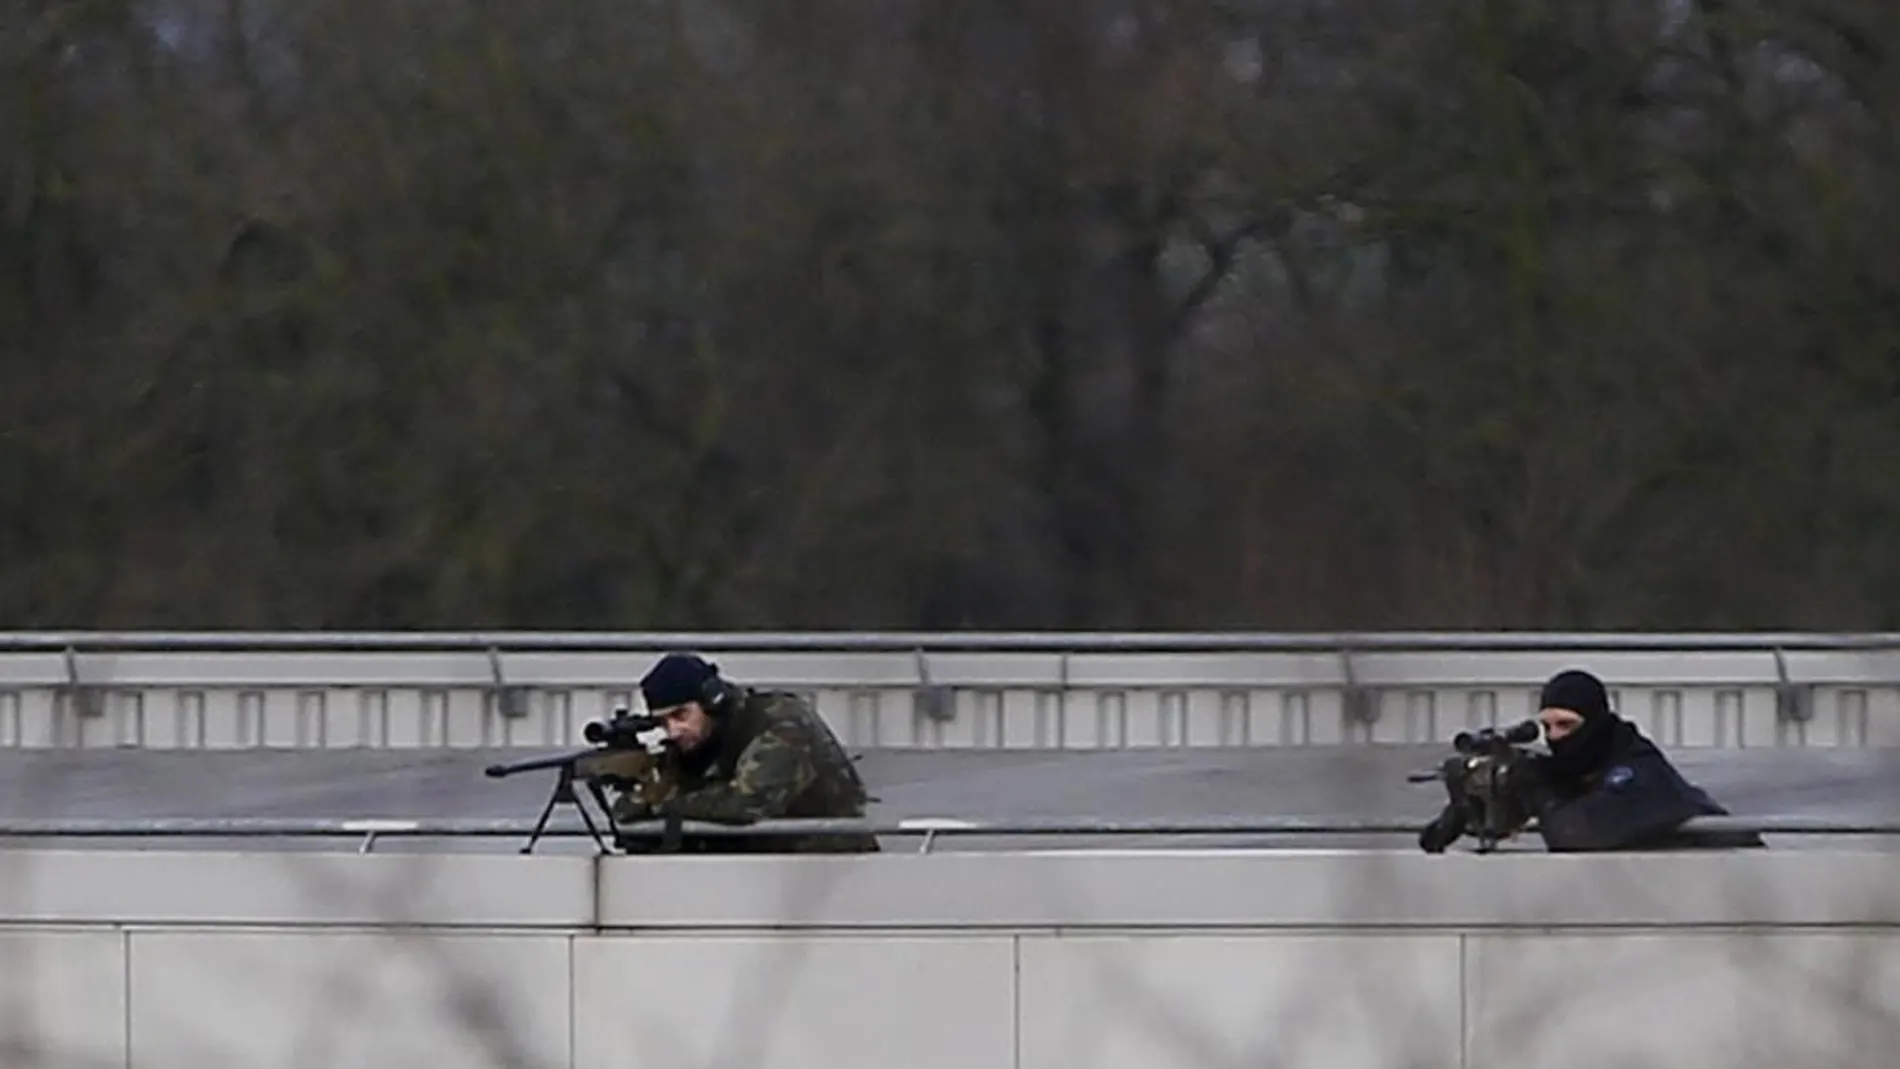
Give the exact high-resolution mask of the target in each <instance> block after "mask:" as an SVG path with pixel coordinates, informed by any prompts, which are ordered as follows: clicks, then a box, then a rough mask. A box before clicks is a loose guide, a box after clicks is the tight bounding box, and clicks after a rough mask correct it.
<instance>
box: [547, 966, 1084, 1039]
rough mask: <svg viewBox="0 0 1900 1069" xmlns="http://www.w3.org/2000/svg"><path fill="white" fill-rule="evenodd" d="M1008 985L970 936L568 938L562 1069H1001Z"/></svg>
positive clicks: (1007, 975) (1007, 976)
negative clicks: (570, 1059) (567, 1028)
mask: <svg viewBox="0 0 1900 1069" xmlns="http://www.w3.org/2000/svg"><path fill="white" fill-rule="evenodd" d="M1014 975H1015V953H1014V942H1013V940H1012V939H1010V938H1009V937H1008V936H990V935H983V934H980V933H958V934H943V935H896V934H881V935H866V936H850V935H831V936H815V935H795V934H789V933H788V934H772V933H748V934H744V935H738V934H718V935H695V936H691V937H682V936H669V935H660V934H638V935H629V936H601V937H593V938H582V939H577V940H576V942H575V946H574V994H575V1003H574V1027H575V1047H574V1054H575V1058H574V1065H575V1069H635V1067H637V1069H713V1067H725V1066H733V1067H740V1066H743V1067H744V1069H1008V1067H1010V1066H1013V1065H1014V1064H1015V1030H1016V1029H1015V1009H1016V1007H1015V997H1016V996H1015V979H1014ZM1075 1064H1077V1065H1080V1064H1083V1063H1075ZM1090 1069H1095V1067H1094V1066H1090Z"/></svg>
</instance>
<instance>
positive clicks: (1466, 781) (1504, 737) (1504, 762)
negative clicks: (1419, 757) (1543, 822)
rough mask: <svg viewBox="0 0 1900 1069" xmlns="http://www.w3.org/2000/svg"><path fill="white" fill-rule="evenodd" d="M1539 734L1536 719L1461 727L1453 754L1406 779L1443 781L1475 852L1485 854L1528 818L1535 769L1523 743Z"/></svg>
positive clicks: (1454, 744) (1529, 816) (1515, 830)
mask: <svg viewBox="0 0 1900 1069" xmlns="http://www.w3.org/2000/svg"><path fill="white" fill-rule="evenodd" d="M1541 734H1542V731H1541V729H1540V728H1539V727H1538V724H1537V721H1535V720H1526V721H1523V722H1522V723H1519V724H1515V725H1513V726H1511V727H1508V728H1503V729H1499V728H1489V727H1488V728H1483V729H1480V730H1479V731H1476V732H1470V731H1460V732H1459V733H1458V734H1456V735H1454V736H1452V740H1451V748H1452V749H1453V750H1454V751H1456V755H1455V756H1452V757H1447V758H1445V759H1444V760H1443V761H1442V762H1440V763H1439V766H1438V767H1437V768H1435V769H1433V770H1432V771H1430V772H1414V773H1411V774H1410V775H1408V776H1406V777H1405V778H1406V780H1407V781H1409V782H1412V783H1431V782H1434V781H1436V782H1439V783H1443V784H1444V785H1445V794H1446V795H1447V796H1448V797H1449V798H1450V800H1451V806H1452V808H1453V809H1455V810H1457V811H1458V813H1459V816H1460V818H1461V820H1462V823H1463V827H1464V829H1465V830H1466V832H1467V833H1469V834H1470V835H1472V836H1473V837H1475V838H1476V839H1477V840H1478V852H1479V853H1481V854H1488V853H1490V852H1491V851H1492V850H1493V849H1494V848H1496V846H1497V844H1498V842H1499V841H1501V840H1504V839H1508V838H1510V837H1511V836H1513V835H1516V834H1517V833H1518V831H1520V830H1521V829H1522V828H1523V827H1524V825H1525V824H1527V823H1529V822H1530V818H1531V809H1530V804H1529V798H1528V793H1529V792H1528V791H1527V788H1529V787H1531V786H1533V784H1532V782H1530V781H1532V780H1533V777H1534V773H1533V771H1532V769H1531V765H1530V763H1529V762H1530V759H1531V757H1532V753H1531V751H1529V750H1526V749H1524V745H1525V744H1528V743H1532V742H1536V741H1537V739H1538V737H1539V736H1540V735H1541Z"/></svg>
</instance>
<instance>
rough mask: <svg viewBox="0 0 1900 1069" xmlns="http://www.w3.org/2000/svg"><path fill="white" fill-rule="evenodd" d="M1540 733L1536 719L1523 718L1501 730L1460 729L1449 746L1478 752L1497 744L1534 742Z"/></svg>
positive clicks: (1458, 749)
mask: <svg viewBox="0 0 1900 1069" xmlns="http://www.w3.org/2000/svg"><path fill="white" fill-rule="evenodd" d="M1542 734H1543V729H1542V728H1540V727H1539V726H1538V725H1537V721H1535V720H1525V721H1523V722H1521V723H1517V724H1513V725H1511V726H1510V727H1508V728H1505V729H1503V730H1499V729H1497V728H1484V729H1483V730H1481V731H1479V732H1478V733H1476V734H1475V735H1474V734H1472V733H1471V732H1469V731H1460V732H1459V733H1458V734H1456V735H1454V736H1452V739H1451V748H1452V749H1454V750H1457V751H1458V752H1459V753H1462V754H1471V753H1478V752H1480V751H1483V750H1485V749H1487V748H1488V747H1492V746H1497V745H1499V744H1504V745H1513V744H1517V743H1526V742H1536V741H1537V738H1538V736H1540V735H1542Z"/></svg>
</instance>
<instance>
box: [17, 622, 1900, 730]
mask: <svg viewBox="0 0 1900 1069" xmlns="http://www.w3.org/2000/svg"><path fill="white" fill-rule="evenodd" d="M1079 641H1080V639H1078V642H1079ZM655 652H656V651H650V650H648V651H640V650H631V651H629V650H592V649H579V648H577V649H568V650H560V649H547V650H543V649H515V650H495V651H489V650H485V649H481V648H479V647H471V648H469V649H467V650H465V651H461V652H455V651H446V652H442V651H438V652H375V651H371V652H362V651H356V652H351V651H347V650H332V651H328V652H325V651H321V650H319V651H289V650H245V649H242V648H234V649H230V650H225V651H211V650H194V651H182V652H181V651H172V652H154V651H130V652H126V651H114V650H92V651H77V652H73V653H68V652H65V651H59V650H54V649H48V650H44V651H38V652H31V651H29V652H10V653H0V747H52V746H58V747H125V746H134V747H148V748H159V749H173V748H186V749H192V748H211V749H224V748H247V747H303V748H326V749H327V748H351V747H375V748H417V747H423V748H426V747H477V746H482V747H493V746H504V747H513V746H520V747H541V746H566V745H581V744H582V743H581V741H580V740H581V734H580V732H581V727H582V725H583V724H584V723H585V722H586V721H588V720H590V719H596V718H599V717H601V716H604V715H607V714H608V713H609V712H610V710H611V709H612V708H613V706H614V705H615V704H616V703H617V702H626V701H628V700H629V699H630V698H631V697H633V694H632V691H633V686H634V683H635V681H636V680H637V679H638V678H639V676H640V674H641V672H642V671H644V670H645V668H646V667H647V666H648V665H649V664H650V663H651V660H652V657H653V655H654V653H655ZM709 652H710V653H712V654H713V655H714V656H715V657H716V658H717V659H718V660H719V661H720V662H721V664H722V665H723V666H724V667H725V668H726V669H727V671H728V672H729V674H731V675H732V676H733V677H734V678H737V679H740V680H742V681H746V682H751V683H758V684H762V685H769V686H777V687H787V688H791V689H795V690H799V691H803V692H805V693H807V694H809V695H810V696H811V697H813V698H814V699H815V700H816V701H817V702H818V704H819V707H820V708H821V710H822V711H823V713H824V714H825V716H826V717H827V718H828V719H829V720H830V721H831V723H832V724H833V725H834V726H835V727H836V729H837V730H838V732H839V734H840V735H841V736H842V737H843V738H844V739H845V740H846V742H847V743H848V744H849V745H851V746H854V747H865V748H896V749H903V748H926V749H1019V748H1046V747H1055V748H1064V749H1097V748H1104V747H1164V746H1199V747H1222V746H1303V745H1330V744H1337V743H1353V742H1394V743H1398V742H1411V743H1420V742H1438V741H1442V740H1443V739H1445V738H1447V737H1449V736H1450V735H1451V734H1452V733H1453V732H1455V731H1457V730H1458V729H1459V728H1462V727H1468V726H1473V725H1480V724H1487V723H1495V722H1497V721H1499V720H1508V719H1516V718H1519V717H1522V716H1525V715H1528V714H1529V713H1530V712H1531V711H1532V709H1533V707H1534V701H1535V696H1536V691H1537V685H1538V684H1539V683H1540V682H1541V681H1542V680H1543V679H1544V678H1546V677H1547V676H1548V675H1549V674H1550V673H1552V672H1554V671H1556V670H1558V669H1560V668H1564V667H1569V666H1573V665H1583V666H1586V667H1590V668H1593V669H1595V670H1596V671H1598V672H1599V673H1601V674H1602V675H1604V676H1605V678H1606V679H1607V680H1608V681H1609V682H1610V683H1611V684H1612V685H1613V687H1614V688H1615V691H1616V699H1617V701H1618V702H1619V704H1620V706H1621V708H1622V709H1623V711H1624V712H1625V713H1626V715H1628V716H1630V717H1631V718H1632V719H1634V720H1636V721H1637V722H1638V723H1640V724H1641V725H1642V726H1643V727H1644V729H1645V730H1647V731H1648V732H1649V733H1650V734H1651V735H1652V736H1653V737H1655V738H1656V739H1657V740H1658V741H1660V742H1662V743H1663V744H1664V745H1667V746H1669V747H1671V748H1683V747H1722V748H1734V747H1759V746H1779V747H1808V746H1818V747H1837V746H1849V747H1878V746H1895V745H1900V652H1886V651H1854V650H1807V651H1794V652H1789V653H1787V654H1785V655H1781V654H1777V653H1776V652H1775V651H1774V650H1770V649H1760V650H1723V651H1704V652H1669V651H1663V650H1646V649H1636V648H1631V649H1622V650H1610V651H1603V652H1568V651H1564V650H1546V651H1541V652H1539V651H1528V652H1524V651H1519V652H1501V651H1493V652H1458V651H1436V652H1434V651H1409V652H1400V651H1394V652H1356V653H1355V652H1352V651H1349V650H1331V651H1307V652H1292V651H1283V652H1188V651H1176V652H1149V653H1142V652H1109V651H1097V652H1086V651H1061V650H1054V651H1049V650H1024V651H1018V652H1007V651H1004V652H957V651H936V652H930V651H926V652H924V653H922V654H920V653H918V652H915V651H875V652H856V651H849V650H829V651H827V650H823V649H815V650H802V651H780V652H769V651H750V652H747V651H722V650H719V649H716V648H715V649H711V650H709Z"/></svg>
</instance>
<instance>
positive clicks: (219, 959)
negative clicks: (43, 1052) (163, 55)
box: [130, 931, 572, 1069]
mask: <svg viewBox="0 0 1900 1069" xmlns="http://www.w3.org/2000/svg"><path fill="white" fill-rule="evenodd" d="M130 954H131V991H132V997H131V1014H130V1033H131V1041H132V1050H133V1058H132V1062H131V1065H132V1067H133V1069H227V1067H228V1069H279V1067H281V1069H416V1067H418V1066H455V1067H457V1069H463V1067H468V1069H476V1067H487V1066H495V1067H501V1066H506V1067H508V1069H565V1067H566V1066H567V1065H568V1064H569V1063H570V1060H571V1056H572V1055H571V1051H570V1048H569V1035H568V1025H567V1021H568V1006H569V999H570V989H569V986H568V959H569V945H568V940H567V938H566V937H564V936H556V935H483V934H448V933H441V932H428V933H422V932H416V933H413V934H404V933H399V932H378V933H373V934H372V933H349V932H309V931H304V932H270V931H256V932H234V931H169V932H136V933H134V934H133V935H132V936H131V941H130Z"/></svg>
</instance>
